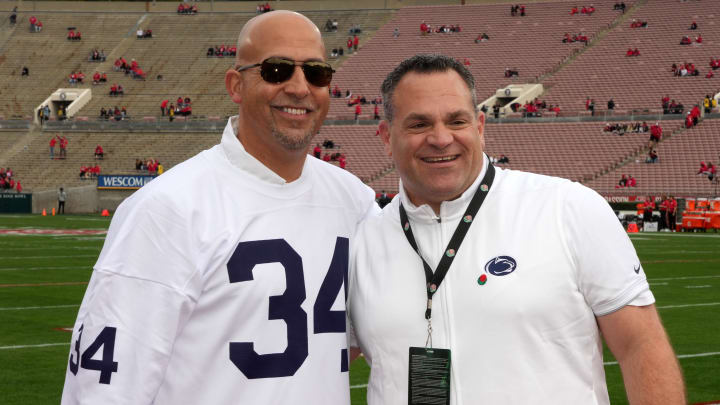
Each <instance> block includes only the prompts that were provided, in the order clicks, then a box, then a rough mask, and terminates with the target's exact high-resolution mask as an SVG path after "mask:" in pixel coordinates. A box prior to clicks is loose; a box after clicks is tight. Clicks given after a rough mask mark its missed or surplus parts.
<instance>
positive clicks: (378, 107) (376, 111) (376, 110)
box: [373, 104, 380, 120]
mask: <svg viewBox="0 0 720 405" xmlns="http://www.w3.org/2000/svg"><path fill="white" fill-rule="evenodd" d="M373 119H374V120H379V119H380V106H378V105H377V104H375V115H374V117H373Z"/></svg>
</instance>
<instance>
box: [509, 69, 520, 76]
mask: <svg viewBox="0 0 720 405" xmlns="http://www.w3.org/2000/svg"><path fill="white" fill-rule="evenodd" d="M513 76H517V77H520V73H519V72H518V70H517V69H510V68H505V77H513Z"/></svg>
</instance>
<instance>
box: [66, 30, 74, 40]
mask: <svg viewBox="0 0 720 405" xmlns="http://www.w3.org/2000/svg"><path fill="white" fill-rule="evenodd" d="M67 39H68V40H70V41H72V40H73V39H75V31H73V30H70V31H68V34H67Z"/></svg>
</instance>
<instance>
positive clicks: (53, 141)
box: [50, 138, 57, 160]
mask: <svg viewBox="0 0 720 405" xmlns="http://www.w3.org/2000/svg"><path fill="white" fill-rule="evenodd" d="M55 145H57V139H55V138H50V160H53V159H55Z"/></svg>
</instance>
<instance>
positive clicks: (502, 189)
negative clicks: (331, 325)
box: [348, 55, 685, 405]
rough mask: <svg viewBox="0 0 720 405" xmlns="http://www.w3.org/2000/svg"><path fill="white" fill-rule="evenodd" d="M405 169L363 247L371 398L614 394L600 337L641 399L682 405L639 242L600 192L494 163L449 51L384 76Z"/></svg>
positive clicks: (359, 302)
mask: <svg viewBox="0 0 720 405" xmlns="http://www.w3.org/2000/svg"><path fill="white" fill-rule="evenodd" d="M382 92H383V99H385V100H386V102H385V104H384V107H385V121H383V122H381V124H380V134H381V138H382V140H383V142H384V143H385V146H386V149H387V151H388V153H389V155H390V156H392V158H393V159H394V161H395V164H396V167H397V171H398V174H399V175H400V178H401V185H400V192H399V194H398V195H397V196H396V197H395V198H394V199H393V200H392V202H391V203H390V204H389V205H388V206H386V207H385V208H384V210H383V212H382V215H381V216H379V217H375V218H371V219H369V220H367V221H366V222H365V223H364V224H363V225H361V227H360V230H359V232H358V235H357V237H356V239H355V241H354V243H353V247H352V248H351V259H350V263H351V274H350V281H349V285H350V293H349V301H348V313H349V316H350V318H351V321H352V323H353V326H354V330H355V333H356V337H357V339H358V342H359V346H360V348H361V349H362V351H363V353H364V354H365V356H366V358H367V360H368V362H369V363H370V365H371V375H370V382H369V385H368V404H369V405H379V404H387V405H398V404H406V403H407V404H453V405H475V404H493V405H496V404H502V405H520V404H523V405H524V404H528V403H533V404H568V405H570V404H572V405H578V404H583V405H585V404H599V405H601V404H609V398H608V392H607V387H606V383H605V373H604V366H603V356H602V340H601V336H602V337H603V338H604V340H605V342H606V343H607V344H608V346H609V347H610V349H611V350H612V352H613V354H614V355H615V357H616V358H617V360H618V362H619V365H620V367H621V369H622V373H623V377H624V380H625V386H626V389H627V394H628V398H629V400H630V403H631V404H659V403H662V404H684V403H685V402H684V401H685V399H684V388H683V381H682V376H681V373H680V369H679V366H678V363H677V360H676V359H675V357H674V354H673V351H672V348H671V347H670V344H669V342H668V338H667V336H666V334H665V331H664V329H663V327H662V325H661V323H660V319H659V318H658V315H657V312H656V310H655V307H654V305H653V303H654V297H653V295H652V293H651V292H650V290H649V287H648V283H647V279H646V276H645V273H644V271H643V270H642V266H641V265H640V262H639V260H638V257H637V255H636V253H635V250H634V248H633V246H632V244H631V242H630V240H629V238H628V237H627V235H626V234H625V232H624V231H623V229H622V227H621V226H620V224H619V223H618V221H617V219H616V217H615V215H614V214H613V212H612V210H611V209H610V207H609V206H608V205H607V203H606V202H605V200H604V199H602V198H601V197H600V196H599V195H598V194H596V193H595V192H594V191H592V190H590V189H588V188H586V187H584V186H582V185H580V184H578V183H573V182H570V181H568V180H564V179H559V178H553V177H547V176H541V175H536V174H530V173H523V172H518V171H513V170H504V169H499V168H497V169H496V168H494V167H493V166H492V165H489V164H488V160H489V159H488V158H487V156H485V155H484V154H483V146H484V143H483V130H484V126H485V117H484V115H483V114H482V113H479V112H478V111H477V109H476V107H475V106H476V105H477V103H476V101H475V95H474V93H475V90H474V80H473V78H472V75H471V74H470V73H469V72H468V71H467V69H465V68H464V67H463V66H462V65H461V64H460V63H458V62H456V61H455V60H453V59H451V58H448V57H444V56H439V55H418V56H415V57H413V58H410V59H408V60H405V61H403V62H402V63H401V64H400V65H399V66H398V67H397V68H396V69H395V70H394V71H393V72H391V73H390V74H389V75H388V77H387V78H386V80H385V82H384V83H383V86H382Z"/></svg>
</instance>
